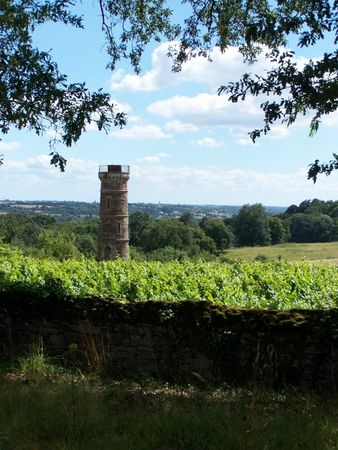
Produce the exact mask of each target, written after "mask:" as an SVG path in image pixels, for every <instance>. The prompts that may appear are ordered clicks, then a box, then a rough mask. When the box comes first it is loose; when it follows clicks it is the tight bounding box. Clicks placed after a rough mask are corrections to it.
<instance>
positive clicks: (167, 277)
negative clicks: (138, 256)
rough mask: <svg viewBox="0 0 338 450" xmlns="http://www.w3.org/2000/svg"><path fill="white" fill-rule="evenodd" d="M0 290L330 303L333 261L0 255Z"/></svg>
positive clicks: (334, 293) (248, 304)
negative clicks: (61, 258)
mask: <svg viewBox="0 0 338 450" xmlns="http://www.w3.org/2000/svg"><path fill="white" fill-rule="evenodd" d="M0 292H3V293H13V292H21V293H24V294H32V295H38V296H40V297H41V296H42V297H48V296H50V295H53V296H58V297H60V298H62V297H65V296H73V297H90V296H94V297H105V298H111V299H112V300H120V301H129V302H135V301H146V300H157V301H166V302H170V301H183V300H193V301H200V300H207V301H210V302H212V303H216V304H220V305H226V306H231V307H244V308H258V309H259V308H263V309H264V308H265V309H266V308H268V309H290V308H310V309H311V308H332V307H337V306H338V266H337V265H334V264H332V265H324V264H310V263H306V262H300V263H299V262H298V263H287V262H285V261H273V262H260V261H254V262H235V263H232V264H228V263H218V262H208V263H206V262H192V261H185V262H175V261H173V262H168V263H160V262H136V261H131V260H130V261H122V260H117V261H106V262H96V261H94V260H88V259H83V260H80V261H75V260H68V261H65V262H63V263H61V262H59V261H55V260H40V259H34V258H29V257H24V256H22V255H19V254H15V253H14V254H10V255H5V256H2V257H1V256H0Z"/></svg>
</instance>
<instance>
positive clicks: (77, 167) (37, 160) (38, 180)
mask: <svg viewBox="0 0 338 450" xmlns="http://www.w3.org/2000/svg"><path fill="white" fill-rule="evenodd" d="M50 159H51V158H50V156H48V155H37V156H35V157H33V158H27V159H26V160H20V161H16V160H8V159H6V161H5V163H4V165H3V166H2V167H1V169H0V170H1V177H0V192H1V195H2V196H3V197H4V198H17V199H22V200H25V199H41V200H47V199H58V200H64V199H67V200H77V199H83V200H86V199H87V200H88V199H91V200H94V199H95V198H97V197H98V193H99V184H98V183H99V182H98V176H97V173H98V167H99V164H98V162H96V161H92V160H81V159H77V158H68V162H67V166H66V171H65V172H64V173H62V172H60V170H59V169H58V168H56V167H54V166H52V165H51V164H50ZM9 193H11V194H9Z"/></svg>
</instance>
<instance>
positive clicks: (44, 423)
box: [0, 355, 338, 450]
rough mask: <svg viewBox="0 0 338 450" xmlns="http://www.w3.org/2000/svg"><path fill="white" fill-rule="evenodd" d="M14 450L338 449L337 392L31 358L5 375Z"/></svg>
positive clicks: (1, 437)
mask: <svg viewBox="0 0 338 450" xmlns="http://www.w3.org/2000/svg"><path fill="white" fill-rule="evenodd" d="M0 383H1V386H2V389H1V390H0V448H1V449H8V450H10V449H11V450H17V449H25V450H44V449H53V450H100V449H101V450H110V449H112V450H113V449H114V450H121V449H126V450H128V449H130V450H197V449H198V450H224V449H234V450H235V449H236V450H248V449H250V450H262V449H268V450H274V449H276V450H283V449H285V450H286V449H287V450H289V449H290V450H292V449H302V450H325V449H327V450H329V449H330V450H333V449H338V428H337V419H338V417H337V411H338V396H337V394H335V393H327V394H325V393H324V394H323V393H322V394H321V396H319V395H318V394H316V393H304V392H300V391H296V390H284V391H281V392H263V391H261V390H259V389H254V390H250V389H240V388H236V389H235V388H230V387H228V386H223V387H218V388H212V387H208V388H205V389H203V390H200V389H197V388H195V387H193V386H190V385H187V386H173V385H169V384H168V383H163V382H162V383H160V382H154V381H151V380H143V381H142V380H141V381H138V382H135V381H123V382H121V381H120V382H119V381H116V380H111V379H108V378H105V379H102V378H100V377H99V376H98V375H95V374H91V375H90V374H87V375H84V374H82V373H81V372H79V371H69V370H68V372H66V371H64V370H63V369H61V368H59V367H56V366H52V365H51V364H49V363H48V361H47V359H44V358H43V357H41V355H40V357H39V358H38V359H36V356H35V357H33V359H32V357H31V356H27V357H22V358H20V359H19V364H16V365H14V366H13V367H10V368H6V369H4V368H2V370H1V373H0Z"/></svg>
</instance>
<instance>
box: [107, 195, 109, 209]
mask: <svg viewBox="0 0 338 450" xmlns="http://www.w3.org/2000/svg"><path fill="white" fill-rule="evenodd" d="M107 209H110V197H108V198H107Z"/></svg>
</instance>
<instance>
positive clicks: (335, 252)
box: [223, 242, 338, 264]
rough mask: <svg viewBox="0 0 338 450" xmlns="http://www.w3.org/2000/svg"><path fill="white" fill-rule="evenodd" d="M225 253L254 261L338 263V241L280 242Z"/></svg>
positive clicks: (234, 259)
mask: <svg viewBox="0 0 338 450" xmlns="http://www.w3.org/2000/svg"><path fill="white" fill-rule="evenodd" d="M223 255H224V257H225V258H226V259H228V260H232V261H238V260H243V261H252V260H254V259H267V260H276V259H284V260H286V261H312V262H327V263H335V264H337V263H338V242H319V243H314V244H294V243H287V244H278V245H272V246H267V247H241V248H231V249H229V250H225V251H224V252H223Z"/></svg>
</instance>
